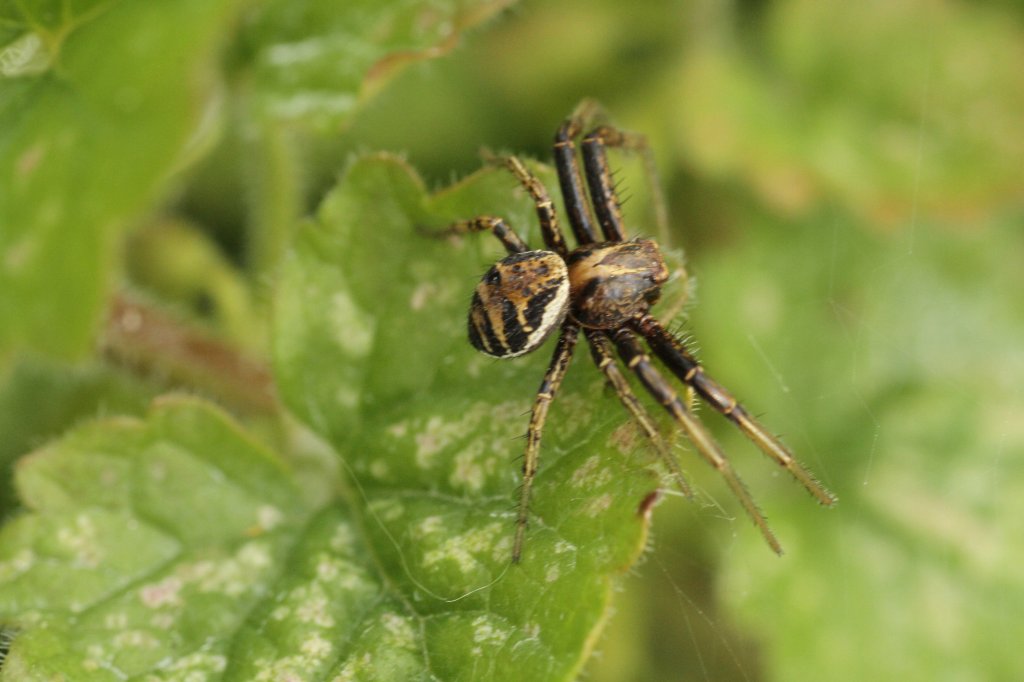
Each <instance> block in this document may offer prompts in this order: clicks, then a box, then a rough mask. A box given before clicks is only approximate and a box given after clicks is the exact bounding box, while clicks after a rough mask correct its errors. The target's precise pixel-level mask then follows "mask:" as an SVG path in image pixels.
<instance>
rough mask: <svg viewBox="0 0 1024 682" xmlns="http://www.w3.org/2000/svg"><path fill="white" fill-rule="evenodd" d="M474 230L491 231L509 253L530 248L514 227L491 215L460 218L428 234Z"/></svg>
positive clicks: (440, 234)
mask: <svg viewBox="0 0 1024 682" xmlns="http://www.w3.org/2000/svg"><path fill="white" fill-rule="evenodd" d="M473 232H490V233H491V234H493V235H494V236H495V237H497V238H498V240H499V241H500V242H501V243H502V245H503V246H504V247H505V250H506V251H508V252H509V254H513V253H523V252H524V251H529V250H530V247H529V246H527V245H526V242H524V241H523V240H522V238H521V237H520V236H519V235H518V234H516V233H515V231H514V230H513V229H512V228H510V227H509V226H508V225H506V224H505V221H504V220H502V219H501V218H496V217H494V216H489V215H485V216H478V217H476V218H472V219H470V220H460V221H458V222H455V223H452V224H451V225H449V226H448V227H446V228H445V229H443V230H438V231H436V232H435V231H430V232H428V234H429V235H430V236H435V237H447V236H448V235H453V234H470V233H473Z"/></svg>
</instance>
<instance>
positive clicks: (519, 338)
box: [469, 251, 569, 358]
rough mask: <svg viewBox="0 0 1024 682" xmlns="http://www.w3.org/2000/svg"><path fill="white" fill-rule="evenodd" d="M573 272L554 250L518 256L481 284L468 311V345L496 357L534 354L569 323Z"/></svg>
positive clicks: (497, 265)
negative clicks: (567, 314) (563, 321)
mask: <svg viewBox="0 0 1024 682" xmlns="http://www.w3.org/2000/svg"><path fill="white" fill-rule="evenodd" d="M568 301H569V273H568V271H567V269H566V266H565V261H563V260H562V259H561V257H559V256H558V254H556V253H552V252H551V251H524V252H522V253H514V254H512V255H510V256H507V257H505V258H503V259H502V260H500V261H498V262H497V263H495V264H494V265H493V266H492V267H491V269H490V270H488V271H487V272H486V273H485V274H484V276H483V277H482V278H481V279H480V283H479V284H477V285H476V291H475V292H474V293H473V302H472V304H471V305H470V308H469V342H470V343H471V344H473V347H474V348H476V349H477V350H479V351H480V352H482V353H486V354H487V355H490V356H492V357H496V358H514V357H518V356H520V355H523V354H525V353H529V352H530V351H532V350H535V349H536V348H537V347H538V346H540V345H541V344H542V343H544V340H545V339H546V338H547V337H548V336H549V335H550V334H551V332H552V331H553V330H554V329H555V328H556V327H558V325H559V324H561V322H562V320H564V319H565V313H566V310H568Z"/></svg>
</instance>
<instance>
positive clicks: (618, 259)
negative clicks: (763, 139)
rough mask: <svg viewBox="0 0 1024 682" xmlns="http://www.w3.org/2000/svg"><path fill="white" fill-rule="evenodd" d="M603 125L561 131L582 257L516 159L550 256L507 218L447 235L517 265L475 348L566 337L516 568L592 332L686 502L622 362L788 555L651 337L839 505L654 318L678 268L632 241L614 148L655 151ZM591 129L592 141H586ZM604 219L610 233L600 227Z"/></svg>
mask: <svg viewBox="0 0 1024 682" xmlns="http://www.w3.org/2000/svg"><path fill="white" fill-rule="evenodd" d="M603 118H604V117H603V114H602V113H601V111H600V108H599V106H598V105H597V104H596V103H595V102H593V101H591V100H586V101H584V102H583V103H582V104H580V106H578V107H577V109H576V110H575V111H574V112H573V113H572V115H570V116H569V117H568V118H567V119H566V120H565V121H564V122H563V123H562V125H561V126H560V127H559V129H558V132H557V133H556V134H555V141H554V150H553V151H554V160H555V168H556V171H557V174H558V180H559V186H560V189H561V194H562V198H563V201H564V203H565V211H566V214H567V215H568V218H569V225H570V227H571V228H572V233H573V236H574V237H575V239H576V243H577V246H576V247H575V248H570V247H569V246H568V245H567V243H566V240H565V237H564V236H563V234H562V230H561V228H560V227H559V224H558V216H557V214H556V212H555V208H554V203H553V202H552V201H551V197H550V196H549V194H548V191H547V189H546V188H545V187H544V185H543V184H542V183H541V182H540V181H539V180H538V179H537V178H536V177H535V176H534V175H533V174H532V173H531V172H530V171H529V170H528V169H527V168H526V166H525V165H524V164H523V162H522V161H520V160H519V159H518V158H516V157H514V156H509V157H504V158H501V159H496V161H500V162H502V163H504V165H505V166H506V167H507V168H508V169H509V170H510V171H511V172H512V174H513V175H514V176H515V177H516V179H517V180H518V181H519V183H520V184H522V186H523V187H524V188H525V189H526V191H527V192H528V193H529V195H530V197H531V198H532V200H533V203H534V205H535V207H536V212H537V216H538V219H539V222H540V229H541V234H542V236H543V239H544V244H545V246H546V247H547V248H546V250H532V249H530V247H529V246H528V245H527V244H526V242H524V241H523V239H522V238H520V237H519V235H518V234H516V232H514V231H513V230H512V229H511V228H509V226H508V225H507V224H506V223H505V221H504V220H502V219H501V218H499V217H495V216H480V217H476V218H473V219H471V220H464V221H459V222H456V223H454V224H452V225H450V226H449V227H448V228H447V229H446V230H443V231H442V232H441V234H465V233H473V232H490V233H491V234H493V235H494V236H495V237H496V238H497V239H498V240H499V241H500V242H501V243H502V245H503V246H504V247H505V250H506V251H507V252H508V256H506V257H505V258H503V259H502V260H500V261H498V262H497V263H495V264H494V266H492V267H491V268H490V269H489V270H488V271H487V272H486V273H485V274H484V276H483V277H482V278H481V280H480V283H479V284H478V285H477V286H476V290H475V292H474V294H473V299H472V303H471V305H470V309H469V319H468V323H469V324H468V327H469V341H470V343H471V344H472V345H473V346H474V347H475V348H476V349H477V350H479V351H481V352H483V353H485V354H487V355H489V356H492V357H495V358H515V357H519V356H521V355H525V354H526V353H530V352H532V351H535V350H537V349H538V348H539V347H540V346H541V344H542V343H543V342H544V341H545V340H546V339H547V338H548V337H549V336H551V335H552V334H553V333H554V332H555V330H558V340H557V342H556V344H555V350H554V354H553V355H552V357H551V361H550V363H549V364H548V368H547V371H546V372H545V374H544V379H543V381H542V382H541V384H540V389H539V390H538V391H537V394H536V396H535V398H534V401H533V408H532V410H531V413H530V421H529V426H528V428H527V432H526V452H525V456H524V461H523V482H522V488H521V490H520V495H519V506H518V512H517V515H516V529H515V539H514V542H513V546H512V561H513V563H519V561H520V559H521V558H522V554H523V544H524V539H525V535H526V528H527V522H528V511H529V503H530V491H531V489H532V487H533V481H534V477H535V476H536V475H537V469H538V465H539V459H540V444H541V436H542V433H543V430H544V423H545V421H546V420H547V415H548V407H549V406H550V404H551V402H552V400H554V398H555V394H556V393H557V392H558V388H559V386H560V385H561V383H562V379H563V378H564V377H565V374H566V371H567V370H568V368H569V362H570V360H571V359H572V356H573V351H574V349H575V348H576V343H577V341H578V339H579V336H580V334H581V333H582V334H583V337H584V338H585V339H586V341H587V344H588V345H589V347H590V353H591V356H592V357H593V360H594V363H595V364H596V365H597V367H598V369H600V370H601V372H603V373H604V375H605V378H606V380H607V381H608V383H609V384H611V386H612V387H613V388H614V389H615V392H616V394H617V395H618V397H619V400H620V401H621V402H622V404H623V406H625V408H626V410H628V411H629V413H630V414H631V415H632V417H633V418H634V419H635V420H636V422H637V423H638V424H639V426H640V428H641V429H642V430H643V432H644V433H645V434H646V436H647V438H648V439H649V440H650V441H651V443H652V444H653V446H654V448H655V450H656V451H657V453H658V455H659V457H660V458H661V460H662V461H663V462H664V463H665V465H666V466H667V467H668V469H669V471H670V472H671V474H672V476H673V478H674V479H675V480H676V482H677V485H678V486H679V487H680V489H681V490H682V491H683V493H684V494H686V495H687V496H689V495H690V489H689V486H688V485H687V483H686V480H685V478H684V476H683V472H682V470H681V468H680V466H679V462H678V461H677V460H676V458H675V457H673V456H672V455H671V453H670V452H669V448H668V446H667V445H666V444H665V442H664V440H663V439H662V437H661V435H660V433H659V431H658V429H657V427H656V426H655V424H654V421H653V420H652V418H651V416H650V415H649V414H648V412H647V411H646V409H645V408H644V407H643V404H642V403H641V402H640V400H639V399H638V398H637V396H636V394H634V392H633V390H632V389H631V388H630V383H629V381H628V380H627V378H626V374H625V373H624V372H623V371H622V369H621V368H620V367H619V364H618V363H617V361H616V353H617V354H618V358H620V359H621V361H622V363H623V364H624V365H625V367H626V368H628V369H629V370H631V371H632V372H633V373H634V374H635V375H636V378H637V379H638V380H639V381H640V384H641V385H642V386H643V387H644V388H645V389H646V390H647V391H648V392H649V393H650V394H651V396H653V397H654V399H655V400H656V401H657V402H658V403H660V404H661V405H662V406H663V407H664V408H665V409H666V410H667V411H668V413H669V414H670V415H671V417H672V418H673V420H674V421H675V422H676V423H677V424H678V425H679V427H680V428H681V429H682V431H683V433H684V434H685V435H686V436H687V438H689V440H690V441H691V442H692V443H693V445H694V447H695V448H696V450H697V452H698V453H699V454H700V456H701V457H703V458H704V459H705V460H706V461H707V462H708V463H709V464H710V465H711V466H713V467H714V468H715V469H716V470H717V471H718V472H719V473H720V474H721V476H722V477H723V478H724V479H725V482H726V483H727V484H728V486H729V488H730V489H731V490H732V492H733V494H734V495H735V496H736V497H737V499H738V500H739V502H740V504H741V505H742V506H743V508H744V509H745V510H746V513H747V514H748V515H749V516H750V518H751V520H752V521H753V522H754V524H755V526H756V527H757V528H758V529H759V530H760V532H761V534H762V535H763V536H764V539H765V540H766V541H767V543H768V545H769V546H770V547H771V548H772V549H773V550H774V551H775V552H776V553H778V554H781V553H782V548H781V546H780V544H779V542H778V540H777V539H776V537H775V535H774V533H773V532H772V530H771V529H770V528H769V527H768V523H767V521H766V520H765V518H764V516H763V515H762V513H761V511H760V510H759V509H758V507H757V505H756V504H755V503H754V501H753V498H751V496H750V494H749V493H748V492H747V489H746V486H744V484H743V482H742V480H741V479H740V477H739V475H738V474H737V473H736V472H735V471H734V470H733V468H732V465H731V464H730V462H729V460H728V458H727V457H726V456H725V453H724V452H723V451H722V449H721V448H720V447H719V445H718V444H717V443H716V442H715V440H714V439H713V438H712V437H711V435H710V434H709V433H708V431H707V430H706V429H705V428H704V426H703V425H702V424H701V422H700V421H699V420H698V419H697V418H696V417H695V416H694V415H693V412H692V411H691V410H690V408H689V406H688V404H687V401H685V400H684V399H683V398H681V397H680V395H679V393H678V392H677V390H676V388H675V387H674V386H673V385H672V383H671V382H669V381H668V380H667V379H666V378H665V375H664V374H663V373H662V371H661V370H659V369H658V368H657V367H656V366H655V364H654V362H653V361H652V360H651V357H650V356H649V355H648V354H647V351H646V350H645V349H644V344H643V343H642V342H641V339H642V340H643V342H646V345H647V347H649V348H650V350H651V352H653V354H654V356H655V357H656V358H657V359H658V360H659V361H660V362H661V363H662V364H663V365H664V367H665V368H666V369H668V371H669V372H671V374H673V375H674V376H675V377H676V378H677V379H678V380H679V381H681V382H682V383H683V384H684V385H685V386H687V387H689V388H690V389H692V390H693V391H694V392H696V394H697V395H698V396H700V397H701V398H702V399H703V400H704V401H705V402H707V403H708V404H709V405H711V407H713V408H714V409H715V410H717V411H718V412H720V413H721V414H723V415H724V416H725V417H727V418H728V419H729V420H730V421H731V422H732V423H733V424H735V425H736V426H737V427H739V429H740V430H741V431H742V432H743V433H744V434H745V435H746V436H747V438H749V439H750V440H752V441H753V442H754V443H755V444H756V445H757V446H758V447H759V448H760V449H761V450H762V451H763V452H764V453H765V454H766V455H767V456H768V457H770V458H771V459H773V460H775V462H777V463H778V464H780V465H781V466H783V467H784V468H785V469H787V470H788V471H789V472H790V473H791V474H792V475H793V477H794V478H796V480H798V481H799V482H800V483H801V484H803V486H804V487H805V488H806V489H807V490H808V491H809V492H810V493H811V494H812V495H813V496H814V497H815V498H816V499H817V500H818V501H819V502H820V503H821V504H824V505H832V504H834V503H835V501H836V498H835V497H834V496H833V495H832V493H830V492H829V491H828V490H826V489H825V488H824V487H823V486H822V485H821V484H819V483H818V482H817V480H815V478H814V476H813V475H812V474H811V473H810V472H809V471H808V470H807V469H805V468H804V467H803V466H801V465H800V463H798V462H797V460H796V459H795V458H794V456H793V455H792V453H791V452H790V451H789V449H788V448H787V447H786V446H785V445H783V444H782V443H781V442H780V441H779V440H778V438H776V437H775V436H773V435H772V434H771V433H770V432H768V431H767V430H766V429H765V428H764V427H763V426H762V425H761V424H759V423H758V422H757V420H755V419H754V418H753V417H752V416H751V415H750V413H749V412H748V411H747V410H746V409H745V408H744V407H743V406H742V405H740V404H739V403H738V402H737V401H736V399H735V398H733V396H732V395H731V394H730V393H729V392H728V391H727V390H726V389H725V388H724V387H723V386H722V385H720V384H719V383H717V382H716V381H715V380H714V379H712V378H711V377H709V376H708V375H707V374H706V373H705V372H704V368H703V367H702V366H701V365H700V363H698V362H697V360H696V359H694V356H693V354H692V353H691V352H690V351H689V349H688V348H687V346H686V344H685V343H684V342H683V341H682V340H681V339H680V338H679V337H678V336H676V335H675V334H674V333H672V332H671V331H669V330H668V329H666V327H665V326H664V325H662V324H661V323H660V322H659V321H658V320H657V319H655V318H654V317H653V316H652V315H651V313H650V309H651V306H652V305H653V304H654V303H656V302H657V300H658V298H659V296H660V293H661V285H662V284H664V283H665V281H666V280H667V279H668V277H669V271H668V268H667V266H666V265H665V261H664V259H663V258H662V255H661V251H660V249H659V247H658V244H657V243H656V242H654V241H653V240H650V239H641V238H633V239H627V237H626V233H625V230H624V229H623V225H622V222H623V221H622V211H621V208H620V202H619V199H618V196H617V195H616V191H615V187H614V185H613V181H612V175H611V172H610V170H609V166H608V160H607V153H606V149H607V148H619V149H624V150H627V151H640V152H643V153H645V154H647V159H648V160H650V155H649V148H648V147H647V144H646V140H645V139H644V138H643V137H642V136H640V135H637V134H635V133H629V132H625V131H622V130H619V129H617V128H614V127H612V126H610V125H608V124H604V123H599V122H598V119H602V120H603ZM585 129H588V132H587V133H586V134H585V135H582V134H583V131H584V130H585ZM581 135H582V139H580V138H581ZM577 140H580V146H581V150H580V153H579V156H580V158H581V159H582V171H581V168H580V159H578V158H577V151H576V141H577ZM651 168H652V165H648V169H651ZM584 178H585V180H586V189H584V184H583V180H584ZM588 197H589V199H588ZM591 211H593V215H592V213H591ZM595 217H596V224H597V225H598V226H599V228H600V235H599V234H598V232H597V230H596V229H595V227H594V225H595Z"/></svg>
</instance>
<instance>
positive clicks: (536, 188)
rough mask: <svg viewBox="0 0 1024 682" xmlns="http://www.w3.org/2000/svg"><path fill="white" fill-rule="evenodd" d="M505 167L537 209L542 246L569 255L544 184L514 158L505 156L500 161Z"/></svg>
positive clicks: (559, 253) (553, 206) (553, 205)
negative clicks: (527, 193)
mask: <svg viewBox="0 0 1024 682" xmlns="http://www.w3.org/2000/svg"><path fill="white" fill-rule="evenodd" d="M500 160H501V162H502V163H504V164H505V167H506V168H508V169H509V170H510V171H512V174H513V175H515V176H516V179H517V180H518V181H519V183H520V184H521V185H522V186H523V187H524V188H526V191H527V192H529V194H530V198H532V199H533V203H534V205H535V206H536V207H537V218H538V219H539V220H540V233H541V236H542V237H543V238H544V244H545V245H547V247H548V248H549V249H551V250H552V251H554V252H555V253H557V254H558V255H560V256H563V257H564V256H566V255H568V253H569V250H568V247H566V245H565V237H563V236H562V230H561V229H560V228H559V227H558V214H557V213H556V212H555V204H554V203H553V202H552V201H551V196H550V195H549V194H548V190H547V188H546V187H544V183H542V182H541V181H540V180H538V179H537V178H536V176H534V174H533V173H531V172H530V171H529V169H528V168H527V167H526V166H525V165H523V162H522V161H520V160H519V159H518V158H516V157H514V156H507V157H504V158H502V159H500Z"/></svg>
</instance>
